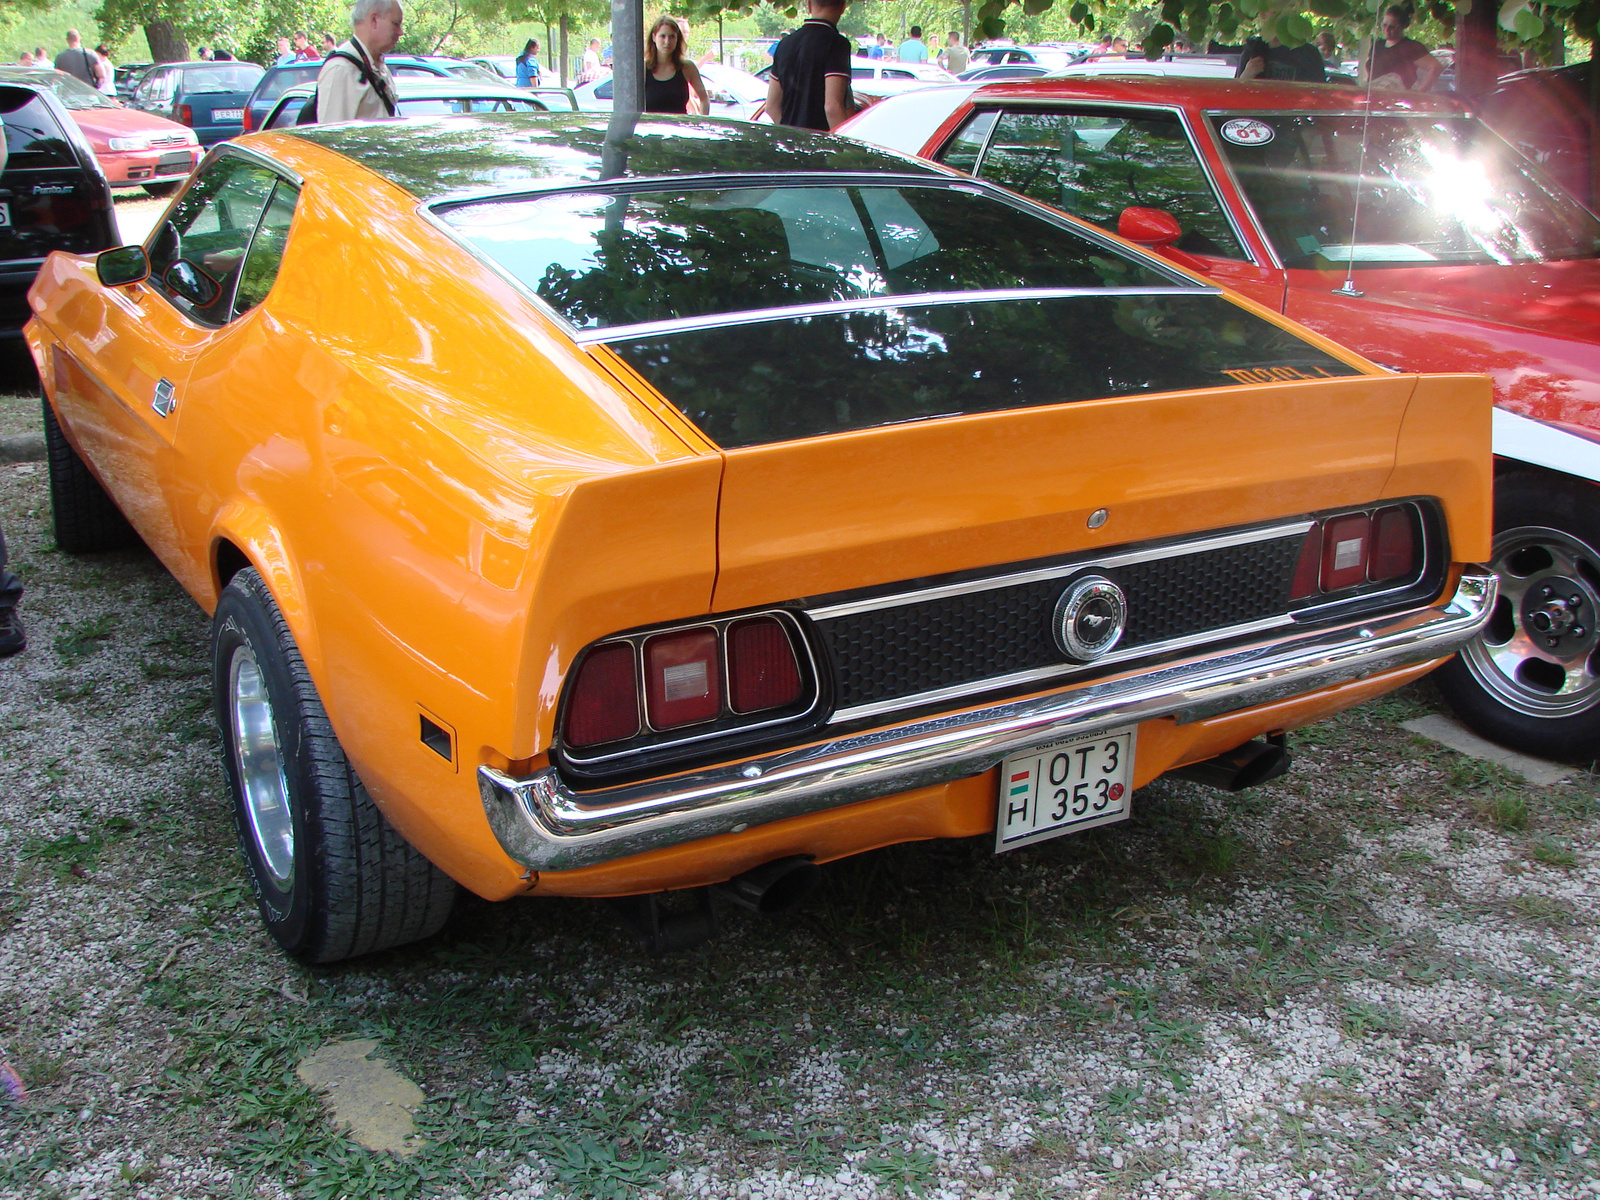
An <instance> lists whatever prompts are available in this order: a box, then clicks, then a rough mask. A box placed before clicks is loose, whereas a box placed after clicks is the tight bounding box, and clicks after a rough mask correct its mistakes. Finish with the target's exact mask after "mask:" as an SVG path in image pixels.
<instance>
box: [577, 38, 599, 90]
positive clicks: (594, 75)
mask: <svg viewBox="0 0 1600 1200" xmlns="http://www.w3.org/2000/svg"><path fill="white" fill-rule="evenodd" d="M602 70H603V64H602V63H601V62H600V39H599V38H590V39H589V48H588V49H587V50H585V51H584V52H583V69H582V70H581V71H580V72H579V73H578V82H579V83H588V82H589V81H590V80H591V79H598V78H599V77H600V75H601V73H602Z"/></svg>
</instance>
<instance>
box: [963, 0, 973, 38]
mask: <svg viewBox="0 0 1600 1200" xmlns="http://www.w3.org/2000/svg"><path fill="white" fill-rule="evenodd" d="M961 42H962V44H963V45H965V46H969V47H970V46H971V45H972V0H961Z"/></svg>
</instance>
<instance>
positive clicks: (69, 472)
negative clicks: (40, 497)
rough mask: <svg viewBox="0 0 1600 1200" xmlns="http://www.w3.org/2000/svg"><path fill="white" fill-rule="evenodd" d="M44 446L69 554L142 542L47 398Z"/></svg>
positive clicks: (53, 509)
mask: <svg viewBox="0 0 1600 1200" xmlns="http://www.w3.org/2000/svg"><path fill="white" fill-rule="evenodd" d="M44 446H45V457H46V458H47V460H48V461H49V467H50V513H51V516H52V517H53V519H54V523H55V531H56V545H57V546H60V547H61V549H63V550H65V551H66V552H67V553H68V554H94V553H96V552H98V551H101V550H121V549H123V548H125V547H127V546H136V545H138V544H139V535H138V534H137V533H135V532H134V531H133V526H132V525H129V524H128V518H126V517H124V516H123V515H122V512H121V510H119V509H118V508H117V506H116V505H115V504H113V503H112V502H111V497H110V496H108V495H106V490H105V488H103V487H101V486H100V481H99V480H98V479H96V478H95V477H94V476H93V475H92V474H91V473H90V471H89V468H88V467H87V466H86V465H84V461H83V459H81V458H79V457H78V452H77V451H76V450H74V449H73V448H72V443H71V442H69V441H67V435H66V434H65V433H63V432H62V431H61V423H60V422H59V421H57V420H56V414H55V410H54V409H53V408H51V407H50V397H48V396H45V397H44Z"/></svg>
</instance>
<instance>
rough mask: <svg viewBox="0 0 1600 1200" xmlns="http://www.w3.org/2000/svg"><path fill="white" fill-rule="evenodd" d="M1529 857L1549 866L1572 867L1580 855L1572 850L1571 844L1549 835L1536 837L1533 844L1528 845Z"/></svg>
mask: <svg viewBox="0 0 1600 1200" xmlns="http://www.w3.org/2000/svg"><path fill="white" fill-rule="evenodd" d="M1528 857H1530V858H1532V859H1533V861H1534V862H1540V863H1543V864H1544V865H1545V866H1547V867H1571V866H1576V865H1577V862H1578V856H1577V855H1576V854H1574V853H1573V852H1572V847H1571V846H1569V845H1567V844H1566V843H1565V842H1563V841H1562V840H1561V839H1559V838H1553V837H1549V836H1545V837H1541V838H1536V839H1535V840H1534V843H1533V845H1531V846H1529V847H1528Z"/></svg>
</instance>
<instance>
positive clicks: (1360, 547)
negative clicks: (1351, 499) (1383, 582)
mask: <svg viewBox="0 0 1600 1200" xmlns="http://www.w3.org/2000/svg"><path fill="white" fill-rule="evenodd" d="M1371 543H1372V518H1371V517H1369V516H1367V514H1366V513H1351V514H1350V515H1349V516H1347V517H1334V518H1333V519H1332V520H1331V521H1325V522H1324V523H1323V526H1322V590H1323V591H1325V592H1336V591H1338V590H1339V589H1340V588H1347V587H1352V586H1354V585H1355V584H1358V583H1365V582H1366V581H1367V558H1368V556H1369V552H1370V546H1371Z"/></svg>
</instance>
